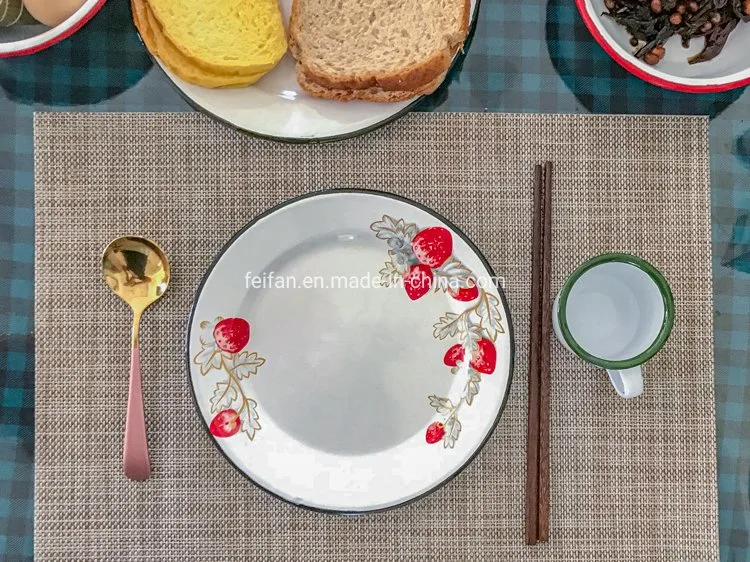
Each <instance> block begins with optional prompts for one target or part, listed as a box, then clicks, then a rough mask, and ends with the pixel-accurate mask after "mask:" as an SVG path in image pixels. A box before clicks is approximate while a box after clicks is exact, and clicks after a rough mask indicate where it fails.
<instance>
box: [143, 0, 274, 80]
mask: <svg viewBox="0 0 750 562" xmlns="http://www.w3.org/2000/svg"><path fill="white" fill-rule="evenodd" d="M148 3H149V6H150V7H151V10H152V12H153V14H154V16H155V17H156V20H157V21H158V22H159V24H160V25H161V29H162V31H163V33H164V35H165V36H166V37H167V38H168V39H169V40H170V41H171V42H172V44H173V45H174V46H175V47H176V48H177V49H178V50H179V51H181V52H182V53H183V54H184V55H185V56H187V57H189V58H190V59H192V60H194V61H195V62H196V63H197V64H198V65H200V66H202V67H204V68H206V69H207V70H211V71H214V72H223V73H225V72H237V73H244V74H255V73H258V72H265V71H268V70H271V69H272V68H273V67H274V66H276V64H277V63H278V62H279V61H280V60H281V58H282V57H283V56H284V53H285V52H286V48H287V42H286V33H285V31H284V24H283V22H282V21H281V11H280V10H279V6H278V4H277V0H211V1H210V2H206V0H148Z"/></svg>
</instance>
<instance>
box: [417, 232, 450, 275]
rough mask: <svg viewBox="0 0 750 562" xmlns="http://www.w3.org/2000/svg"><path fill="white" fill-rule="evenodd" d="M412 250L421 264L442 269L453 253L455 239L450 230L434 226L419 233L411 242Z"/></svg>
mask: <svg viewBox="0 0 750 562" xmlns="http://www.w3.org/2000/svg"><path fill="white" fill-rule="evenodd" d="M411 249H412V251H413V252H414V256H415V257H416V258H417V260H418V261H419V263H423V264H424V265H426V266H428V267H432V268H435V267H440V266H441V265H443V264H444V263H445V260H447V259H448V258H449V257H451V254H452V253H453V238H451V233H450V232H448V229H446V228H443V227H442V226H433V227H430V228H425V229H424V230H421V231H419V233H418V234H417V235H416V236H415V237H414V240H412V242H411Z"/></svg>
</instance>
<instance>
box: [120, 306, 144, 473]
mask: <svg viewBox="0 0 750 562" xmlns="http://www.w3.org/2000/svg"><path fill="white" fill-rule="evenodd" d="M136 322H137V320H136ZM133 328H134V330H136V329H137V324H136V325H135V326H134V327H133ZM133 343H134V345H133V350H132V353H131V356H130V389H129V391H128V413H127V417H126V418H125V446H124V448H123V453H122V469H123V472H125V476H127V477H128V478H130V479H131V480H146V479H148V477H149V475H150V474H151V463H150V462H149V458H148V440H147V439H146V417H145V414H144V412H143V392H142V390H141V357H140V353H138V341H137V338H134V342H133Z"/></svg>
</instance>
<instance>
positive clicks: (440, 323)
mask: <svg viewBox="0 0 750 562" xmlns="http://www.w3.org/2000/svg"><path fill="white" fill-rule="evenodd" d="M498 286H499V283H498V282H497V280H496V278H495V277H494V275H493V273H492V271H491V269H490V267H489V266H488V264H487V263H486V261H485V260H484V258H483V257H482V256H481V254H480V253H479V251H478V250H477V249H476V248H475V247H474V245H473V244H472V243H471V242H470V241H469V240H468V239H467V238H466V236H465V235H463V234H462V233H461V232H459V231H458V230H457V229H456V228H455V227H454V226H452V225H451V224H450V223H448V222H447V221H446V220H445V219H443V218H442V217H440V216H439V215H437V214H435V213H434V212H432V211H430V210H428V209H426V208H423V207H420V206H418V205H417V204H416V203H413V202H411V201H408V200H405V199H402V198H398V197H395V196H392V195H388V194H384V193H380V192H375V191H349V190H341V191H338V190H337V191H326V192H320V193H317V194H314V195H309V196H305V197H302V198H299V199H295V200H293V201H290V202H288V203H285V204H283V205H281V206H278V207H276V208H274V209H272V210H271V211H269V212H268V213H265V214H264V215H262V216H260V217H259V218H257V219H255V220H254V221H253V222H251V223H250V224H249V225H248V226H247V227H245V229H244V230H242V231H241V232H240V233H239V234H237V235H236V236H235V237H234V238H233V239H232V240H231V241H230V242H229V243H228V244H227V245H226V246H225V248H224V249H223V250H222V251H221V253H220V254H219V256H218V258H217V259H216V261H215V262H214V264H213V265H212V266H211V268H210V269H209V271H208V273H207V274H206V276H205V278H204V280H203V282H202V284H201V286H200V288H199V289H198V294H197V297H196V300H195V303H194V306H193V310H192V312H191V317H190V322H189V332H188V346H187V350H188V357H187V360H188V366H189V375H190V382H191V385H192V388H193V391H194V396H195V401H196V405H197V407H198V410H199V412H200V415H201V416H202V418H203V420H204V421H205V423H206V426H207V427H208V429H209V431H210V433H211V434H212V436H213V438H214V440H215V442H216V444H217V445H218V447H219V448H220V449H221V451H222V452H223V453H224V454H225V455H226V457H227V458H228V459H229V461H230V462H231V463H232V464H233V465H234V466H235V467H237V469H239V470H240V471H241V472H243V473H244V474H245V475H247V476H248V477H249V478H250V479H251V480H252V481H253V482H255V483H256V484H258V485H259V486H261V487H262V488H264V489H266V490H267V491H269V492H271V493H273V494H275V495H276V496H278V497H280V498H282V499H285V500H287V501H289V502H292V503H294V504H297V505H301V506H305V507H310V508H313V509H319V510H326V511H335V512H347V513H353V512H365V511H374V510H379V509H385V508H389V507H393V506H396V505H400V504H403V503H405V502H407V501H409V500H412V499H415V498H418V497H420V496H423V495H424V494H426V493H428V492H430V491H432V490H434V489H435V488H436V487H438V486H440V485H441V484H442V483H444V482H446V481H447V480H449V479H450V478H451V477H452V476H454V475H455V474H456V473H458V472H459V471H460V470H461V469H462V468H463V467H464V466H466V465H467V464H468V463H469V461H470V460H471V459H472V458H473V457H474V455H476V454H477V452H478V451H479V450H480V449H481V447H482V445H483V444H484V443H485V441H486V440H487V439H488V438H489V436H490V434H491V432H492V430H493V429H494V427H495V425H496V424H497V422H498V420H499V418H500V414H501V412H502V409H503V406H504V404H505V400H506V399H507V396H508V391H509V388H510V381H511V372H512V365H513V339H512V332H511V326H510V317H509V316H508V309H507V305H506V303H505V299H504V297H503V295H502V292H501V291H500V290H498V288H497V287H498Z"/></svg>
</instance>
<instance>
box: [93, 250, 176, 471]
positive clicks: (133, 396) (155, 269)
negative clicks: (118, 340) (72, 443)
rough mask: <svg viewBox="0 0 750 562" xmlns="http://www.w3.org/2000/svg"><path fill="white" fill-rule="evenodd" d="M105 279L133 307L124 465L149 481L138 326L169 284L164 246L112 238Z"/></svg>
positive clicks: (104, 260) (105, 258)
mask: <svg viewBox="0 0 750 562" xmlns="http://www.w3.org/2000/svg"><path fill="white" fill-rule="evenodd" d="M102 269H103V271H104V280H105V281H106V282H107V285H109V286H110V288H111V289H112V290H113V291H114V292H115V294H116V295H117V296H118V297H120V298H121V299H122V300H124V301H125V302H126V303H128V304H129V305H130V308H132V309H133V335H132V350H131V356H130V388H129V390H128V411H127V417H126V418H125V445H124V447H123V454H122V468H123V472H125V476H127V477H128V478H130V479H131V480H146V479H147V478H148V477H149V475H150V474H151V465H150V463H149V458H148V441H147V439H146V418H145V415H144V413H143V393H142V391H141V359H140V355H139V353H138V327H139V325H140V322H141V315H142V314H143V311H144V310H146V309H147V308H148V307H149V306H150V305H151V304H153V303H154V302H155V301H157V300H158V299H159V298H160V297H161V296H162V295H163V294H164V291H166V290H167V286H168V285H169V262H168V261H167V256H165V255H164V252H162V251H161V249H160V248H159V247H158V246H157V245H156V244H154V243H153V242H151V241H150V240H146V239H145V238H140V237H138V236H123V237H122V238H118V239H117V240H114V241H112V242H111V243H110V244H109V246H107V249H106V250H104V255H103V256H102Z"/></svg>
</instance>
